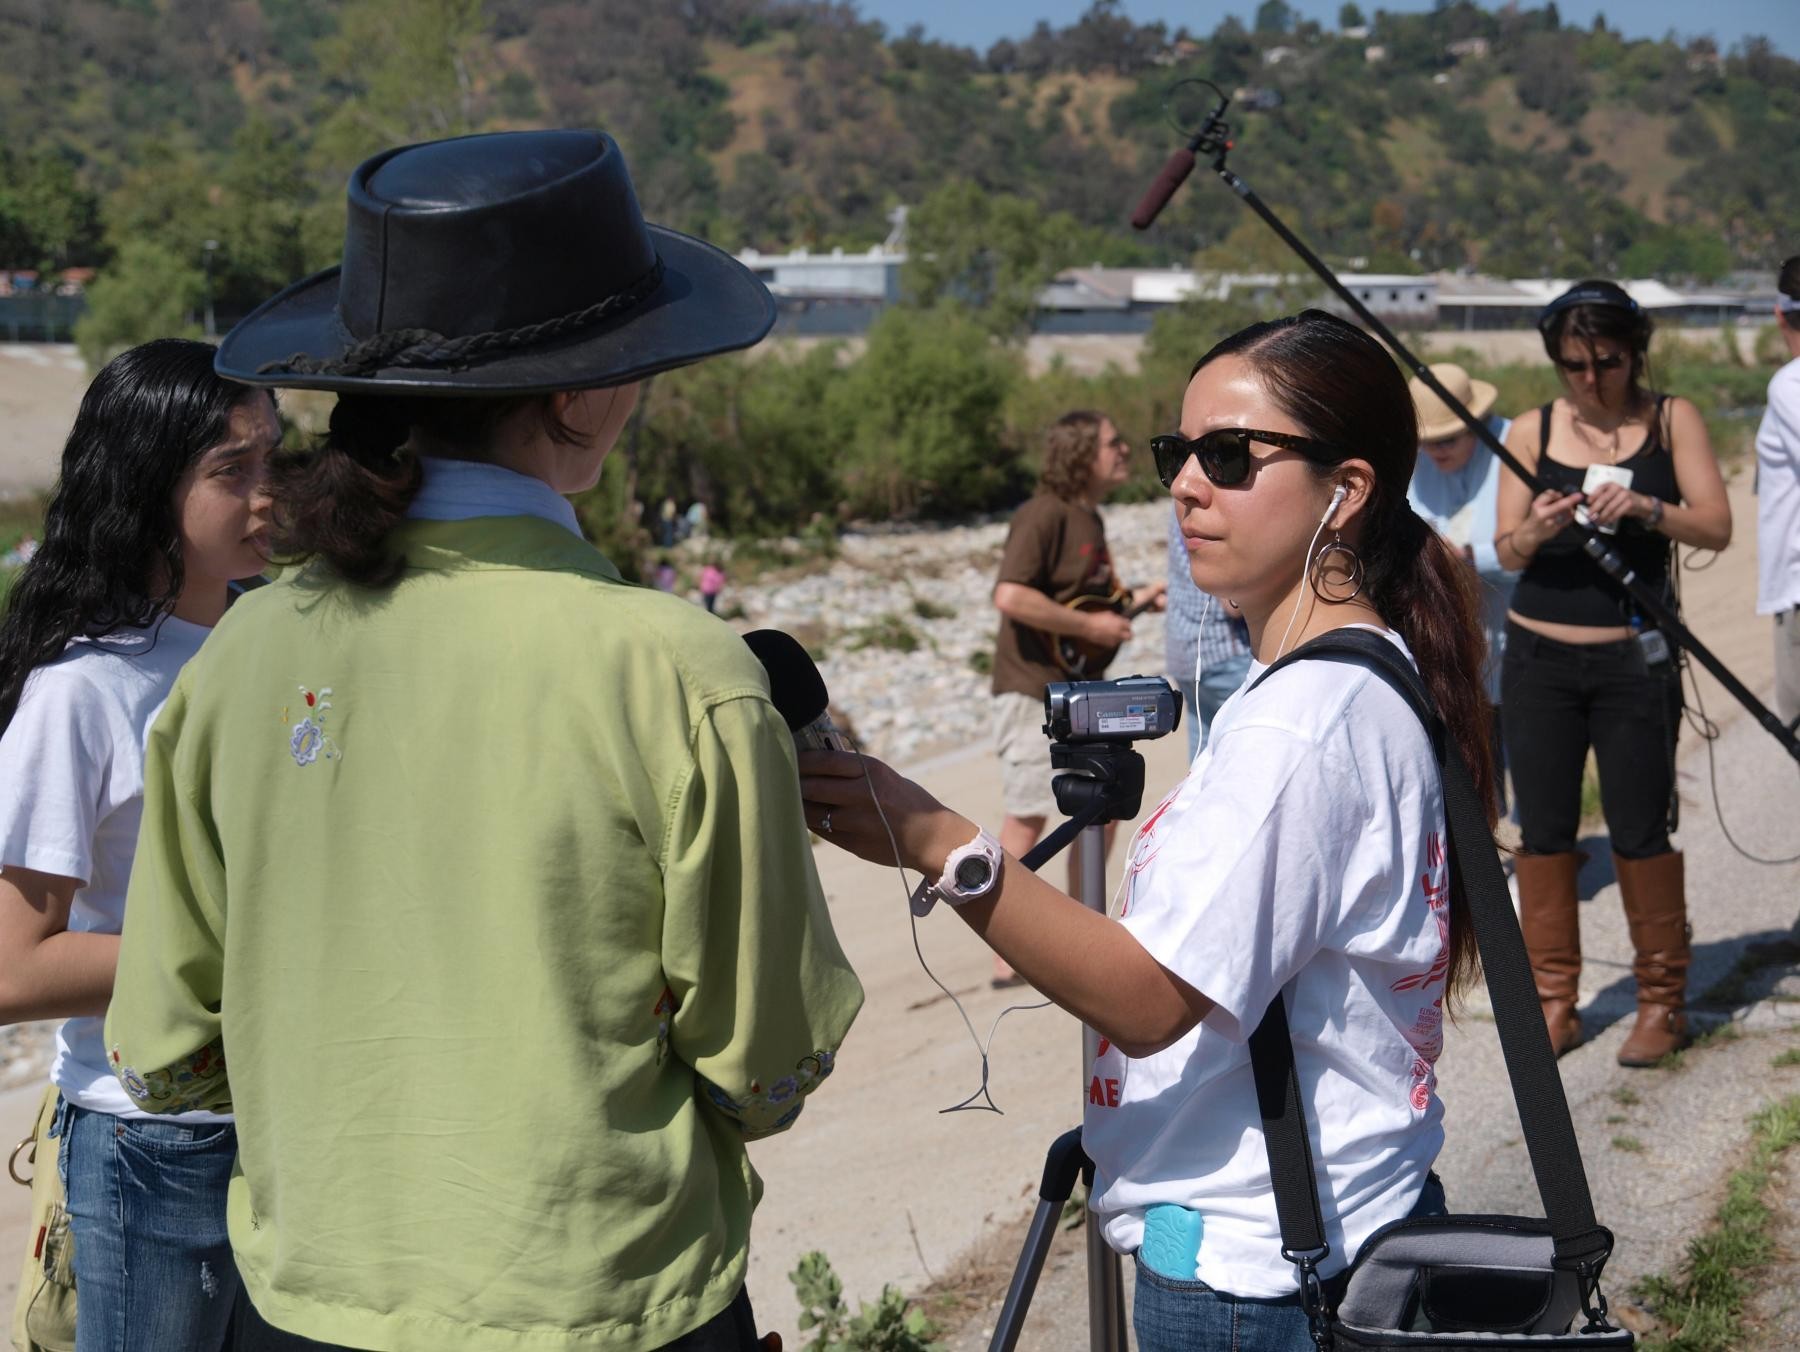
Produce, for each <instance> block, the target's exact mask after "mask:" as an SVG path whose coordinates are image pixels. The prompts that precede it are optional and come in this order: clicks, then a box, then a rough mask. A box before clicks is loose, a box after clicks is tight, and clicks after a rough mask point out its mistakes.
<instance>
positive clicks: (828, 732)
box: [744, 629, 855, 751]
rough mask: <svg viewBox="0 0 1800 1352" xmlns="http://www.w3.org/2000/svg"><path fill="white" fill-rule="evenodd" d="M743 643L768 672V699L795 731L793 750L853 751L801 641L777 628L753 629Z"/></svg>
mask: <svg viewBox="0 0 1800 1352" xmlns="http://www.w3.org/2000/svg"><path fill="white" fill-rule="evenodd" d="M744 643H745V646H747V647H748V648H749V649H750V651H751V652H753V653H755V654H756V660H757V661H759V662H761V663H762V664H763V670H764V671H766V672H768V674H769V699H770V700H771V701H772V702H773V703H774V705H775V711H776V712H777V713H778V714H780V715H781V717H782V719H783V721H785V722H786V723H787V725H788V731H789V732H791V733H793V734H794V749H795V750H796V751H853V750H855V748H854V747H852V746H851V745H850V741H849V739H848V738H846V737H845V736H844V734H843V733H841V732H839V731H838V730H837V729H836V728H835V727H833V726H832V722H831V696H830V695H829V694H827V693H826V690H825V678H824V677H823V676H821V675H819V668H818V665H817V664H816V663H815V662H814V661H813V660H812V657H811V656H810V655H809V654H808V653H807V651H806V649H805V648H803V647H801V646H800V641H799V640H798V639H796V638H795V637H794V636H793V635H792V634H785V633H783V632H782V631H781V630H779V629H756V630H753V631H751V632H750V633H748V634H745V635H744Z"/></svg>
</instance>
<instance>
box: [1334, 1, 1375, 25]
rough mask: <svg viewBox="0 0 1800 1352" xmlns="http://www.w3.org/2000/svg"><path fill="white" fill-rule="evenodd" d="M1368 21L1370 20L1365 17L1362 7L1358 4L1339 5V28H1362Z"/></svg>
mask: <svg viewBox="0 0 1800 1352" xmlns="http://www.w3.org/2000/svg"><path fill="white" fill-rule="evenodd" d="M1367 22H1368V20H1366V19H1364V18H1363V12H1362V9H1361V8H1360V7H1359V6H1358V5H1356V4H1354V3H1351V4H1344V5H1340V6H1338V27H1339V28H1361V27H1362V26H1363V25H1364V24H1365V23H1367Z"/></svg>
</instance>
